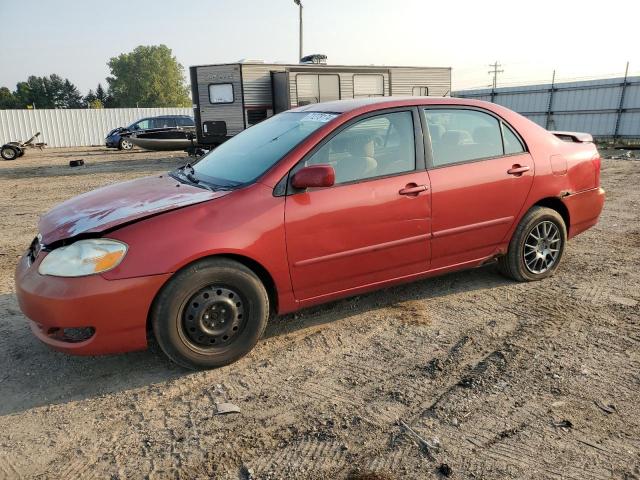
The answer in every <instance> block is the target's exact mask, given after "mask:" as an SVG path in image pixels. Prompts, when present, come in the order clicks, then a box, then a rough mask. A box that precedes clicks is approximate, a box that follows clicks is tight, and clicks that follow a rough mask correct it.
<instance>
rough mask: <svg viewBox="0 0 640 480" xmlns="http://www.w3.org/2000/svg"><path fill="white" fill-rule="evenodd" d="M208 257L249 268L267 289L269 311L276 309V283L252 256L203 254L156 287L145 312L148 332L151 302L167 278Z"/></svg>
mask: <svg viewBox="0 0 640 480" xmlns="http://www.w3.org/2000/svg"><path fill="white" fill-rule="evenodd" d="M210 258H227V259H229V260H235V261H236V262H238V263H241V264H242V265H244V266H245V267H247V268H248V269H249V270H251V271H252V272H253V273H255V274H256V275H257V277H258V278H259V279H260V281H261V282H262V284H263V285H264V288H265V289H266V290H267V295H268V296H269V309H270V310H271V312H277V311H278V289H277V287H276V283H275V281H274V280H273V277H272V275H271V273H269V271H268V270H267V269H266V268H265V267H264V266H263V265H262V264H261V263H260V262H258V261H256V260H254V259H253V258H250V257H247V256H245V255H239V254H236V253H216V254H212V255H205V256H202V257H199V258H197V259H195V260H193V261H191V262H189V263H187V264H185V265H182V267H180V268H179V269H178V270H176V271H175V272H173V273H172V274H171V276H170V277H169V278H167V280H166V281H165V282H164V284H163V285H162V287H160V288H159V289H158V291H157V292H156V294H155V295H154V297H153V300H152V301H151V304H150V305H149V312H148V313H147V331H148V332H150V331H151V310H152V309H153V304H154V303H155V301H156V299H157V298H158V295H159V294H160V292H161V291H162V289H163V288H164V286H165V285H166V284H167V282H169V280H171V279H172V278H173V277H174V276H175V275H176V274H178V273H179V272H181V271H182V270H184V269H185V268H188V267H190V266H191V265H193V264H194V263H196V262H200V261H202V260H206V259H210Z"/></svg>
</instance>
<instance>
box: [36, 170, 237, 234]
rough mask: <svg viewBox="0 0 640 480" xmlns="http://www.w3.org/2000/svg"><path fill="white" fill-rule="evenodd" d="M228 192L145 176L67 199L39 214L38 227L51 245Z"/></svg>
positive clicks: (167, 177) (162, 177)
mask: <svg viewBox="0 0 640 480" xmlns="http://www.w3.org/2000/svg"><path fill="white" fill-rule="evenodd" d="M178 185H179V186H178ZM228 193H229V192H228V191H219V192H211V191H209V190H205V189H202V188H198V187H194V186H192V185H186V184H183V183H180V182H178V181H177V180H175V179H174V178H171V177H170V176H169V175H161V176H153V177H144V178H139V179H137V180H131V181H128V182H122V183H116V184H114V185H109V186H106V187H102V188H99V189H97V190H93V191H91V192H87V193H84V194H82V195H79V196H77V197H74V198H72V199H70V200H67V201H66V202H63V203H61V204H59V205H57V206H56V207H54V208H53V209H52V210H50V211H49V212H47V213H45V214H44V215H43V216H42V217H41V218H40V222H39V223H38V230H39V232H40V234H41V235H42V243H44V244H45V245H48V244H51V243H53V242H57V241H58V240H62V239H65V238H70V237H74V236H76V235H79V234H81V233H98V232H103V231H105V230H108V229H110V228H113V227H117V226H118V225H122V224H124V223H128V222H131V221H134V220H139V219H142V218H145V217H149V216H151V215H155V214H157V213H160V212H167V211H169V210H174V209H176V208H180V207H185V206H187V205H193V204H195V203H201V202H206V201H207V200H212V199H214V198H218V197H221V196H223V195H226V194H228Z"/></svg>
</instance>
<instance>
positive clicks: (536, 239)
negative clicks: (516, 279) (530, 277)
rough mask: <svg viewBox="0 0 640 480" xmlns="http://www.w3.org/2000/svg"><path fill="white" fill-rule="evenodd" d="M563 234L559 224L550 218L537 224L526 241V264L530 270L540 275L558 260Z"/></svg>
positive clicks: (524, 253) (524, 254)
mask: <svg viewBox="0 0 640 480" xmlns="http://www.w3.org/2000/svg"><path fill="white" fill-rule="evenodd" d="M560 248H561V236H560V230H559V229H558V226H557V225H556V224H555V223H554V222H551V221H549V220H544V221H542V222H540V223H538V224H536V225H535V226H534V227H533V228H532V229H531V230H530V231H529V234H528V235H527V238H526V240H525V242H524V252H523V257H524V264H525V266H526V267H527V270H529V272H531V273H533V274H536V275H539V274H541V273H544V272H546V271H547V270H549V269H550V268H551V267H552V266H553V265H554V264H555V263H556V261H557V260H558V256H559V255H560Z"/></svg>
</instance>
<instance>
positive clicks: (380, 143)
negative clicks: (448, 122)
mask: <svg viewBox="0 0 640 480" xmlns="http://www.w3.org/2000/svg"><path fill="white" fill-rule="evenodd" d="M423 145H424V143H423V140H422V133H421V128H420V120H419V117H418V113H417V109H412V108H405V109H395V110H387V111H385V112H384V113H379V112H376V114H373V115H367V116H366V117H364V118H363V117H359V118H358V119H356V120H354V121H352V122H351V123H349V124H347V126H346V127H343V128H340V130H339V131H338V133H334V134H330V136H329V137H328V138H327V139H326V140H325V141H323V142H321V143H320V145H319V146H318V147H316V149H314V151H312V152H311V153H310V154H309V155H308V156H307V157H306V158H305V159H303V160H302V161H301V163H300V164H299V165H298V166H297V167H296V168H295V169H294V170H293V171H292V174H293V173H295V171H296V170H298V169H300V168H302V167H304V166H307V165H312V164H329V165H331V166H332V167H333V168H334V170H335V172H336V182H335V185H334V186H333V187H328V188H309V189H306V190H304V191H295V190H294V189H293V187H291V185H289V190H288V195H287V198H286V203H285V230H286V241H287V252H288V258H289V269H290V274H291V280H292V283H293V290H294V294H295V297H296V299H297V300H299V301H302V302H303V303H305V302H306V303H313V301H314V300H319V299H322V298H323V297H327V296H332V295H336V294H346V293H348V292H350V293H356V291H357V290H358V289H366V288H367V287H368V286H373V285H376V284H378V283H381V282H385V281H389V280H392V279H397V278H404V277H408V276H411V275H415V274H418V273H421V272H424V271H426V270H428V268H429V261H430V248H429V247H430V246H429V235H430V231H431V205H430V184H429V176H428V174H427V172H426V170H425V163H424V148H423Z"/></svg>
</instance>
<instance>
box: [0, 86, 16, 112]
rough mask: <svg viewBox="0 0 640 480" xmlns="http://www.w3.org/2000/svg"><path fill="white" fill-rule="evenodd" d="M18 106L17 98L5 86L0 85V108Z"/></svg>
mask: <svg viewBox="0 0 640 480" xmlns="http://www.w3.org/2000/svg"><path fill="white" fill-rule="evenodd" d="M9 108H18V99H17V98H16V97H15V95H14V94H13V93H11V90H9V89H8V88H7V87H0V109H9Z"/></svg>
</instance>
